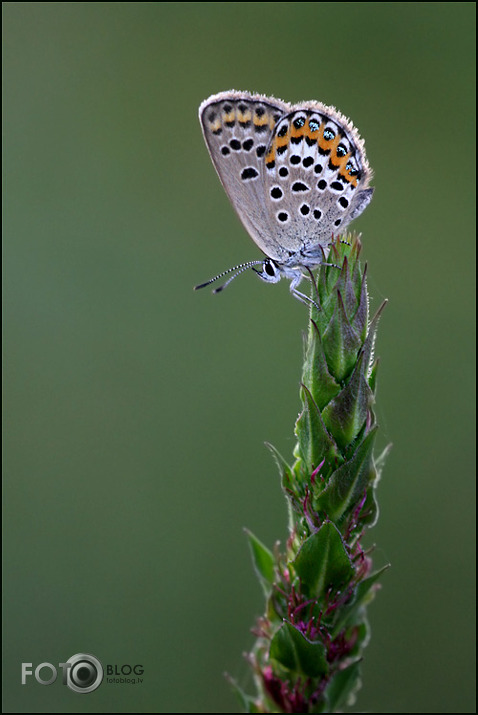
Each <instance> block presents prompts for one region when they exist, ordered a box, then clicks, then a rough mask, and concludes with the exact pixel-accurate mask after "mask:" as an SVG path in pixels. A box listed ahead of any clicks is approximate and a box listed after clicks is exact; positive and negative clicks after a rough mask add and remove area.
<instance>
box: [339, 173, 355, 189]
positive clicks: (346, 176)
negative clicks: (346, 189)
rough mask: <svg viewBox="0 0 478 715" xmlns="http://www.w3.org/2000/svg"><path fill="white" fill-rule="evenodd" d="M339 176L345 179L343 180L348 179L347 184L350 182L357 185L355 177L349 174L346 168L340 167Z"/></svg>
mask: <svg viewBox="0 0 478 715" xmlns="http://www.w3.org/2000/svg"><path fill="white" fill-rule="evenodd" d="M340 176H342V177H343V178H344V179H345V181H348V182H349V184H352V186H357V177H356V176H350V174H349V172H348V170H347V169H341V170H340Z"/></svg>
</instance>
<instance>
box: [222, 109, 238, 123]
mask: <svg viewBox="0 0 478 715" xmlns="http://www.w3.org/2000/svg"><path fill="white" fill-rule="evenodd" d="M223 119H224V122H234V121H235V120H236V110H235V109H231V111H230V112H229V113H228V114H224V116H223Z"/></svg>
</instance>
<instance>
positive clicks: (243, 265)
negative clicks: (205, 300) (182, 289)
mask: <svg viewBox="0 0 478 715" xmlns="http://www.w3.org/2000/svg"><path fill="white" fill-rule="evenodd" d="M258 263H262V261H248V262H247V263H239V265H237V266H233V267H232V268H228V270H227V271H223V272H222V273H218V275H217V276H214V278H210V279H209V280H208V281H206V282H205V283H200V284H199V285H198V286H194V290H199V289H200V288H205V287H206V286H208V285H211V283H214V282H215V281H217V280H218V279H219V278H223V276H227V274H228V273H233V272H234V271H237V273H236V274H235V275H233V276H231V277H230V278H229V279H228V280H227V281H226V282H225V283H224V285H222V286H220V287H219V288H216V290H215V291H214V293H219V292H220V291H222V290H224V288H225V287H226V286H227V285H229V283H230V282H231V281H233V280H234V278H237V276H239V275H240V274H241V273H243V271H246V270H247V269H248V268H251V266H256V265H257V264H258Z"/></svg>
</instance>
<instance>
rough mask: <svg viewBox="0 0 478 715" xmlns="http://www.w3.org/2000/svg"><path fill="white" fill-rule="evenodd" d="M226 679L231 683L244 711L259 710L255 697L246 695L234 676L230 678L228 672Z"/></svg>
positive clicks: (255, 711) (253, 711)
mask: <svg viewBox="0 0 478 715" xmlns="http://www.w3.org/2000/svg"><path fill="white" fill-rule="evenodd" d="M225 677H226V679H227V680H228V681H229V684H230V685H231V687H232V689H233V690H234V692H235V694H236V695H237V697H238V699H239V702H240V703H241V705H242V708H243V709H244V712H246V713H258V712H261V711H260V710H259V709H258V708H257V705H256V702H255V699H254V698H252V697H251V696H250V695H247V693H245V692H244V691H243V689H242V688H241V686H240V685H239V684H238V683H237V681H236V680H234V678H232V677H231V676H230V675H229V674H228V673H226V675H225Z"/></svg>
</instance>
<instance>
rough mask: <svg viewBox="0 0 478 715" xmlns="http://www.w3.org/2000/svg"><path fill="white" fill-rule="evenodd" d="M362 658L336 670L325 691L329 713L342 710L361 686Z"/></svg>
mask: <svg viewBox="0 0 478 715" xmlns="http://www.w3.org/2000/svg"><path fill="white" fill-rule="evenodd" d="M360 663H361V658H360V659H357V660H355V661H354V662H353V663H351V664H350V665H348V666H347V667H346V668H343V669H342V670H339V671H338V672H336V673H335V674H334V675H333V677H332V678H331V680H330V683H329V685H328V686H327V689H326V691H325V697H326V699H327V701H328V705H329V707H328V710H327V712H329V713H336V712H340V711H341V710H342V708H343V707H344V706H345V705H347V704H348V701H349V698H351V697H352V696H353V694H354V693H355V692H356V691H357V689H358V688H359V687H360Z"/></svg>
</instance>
